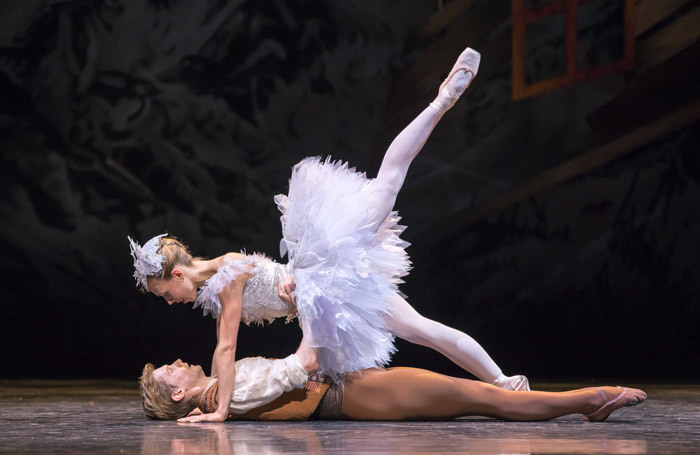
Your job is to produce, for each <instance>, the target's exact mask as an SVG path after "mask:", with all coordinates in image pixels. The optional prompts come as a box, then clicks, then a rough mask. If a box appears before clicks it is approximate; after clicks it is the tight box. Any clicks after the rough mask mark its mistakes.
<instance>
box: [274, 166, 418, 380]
mask: <svg viewBox="0 0 700 455" xmlns="http://www.w3.org/2000/svg"><path fill="white" fill-rule="evenodd" d="M371 182H372V180H370V179H367V178H366V176H365V175H364V174H363V173H359V172H356V171H355V169H354V168H348V165H347V164H346V163H342V162H339V161H331V160H330V158H328V159H326V160H325V161H321V159H320V158H319V157H313V158H306V159H304V160H302V161H301V162H300V163H299V164H297V165H296V166H295V167H294V169H293V172H292V177H291V179H290V181H289V195H288V196H284V195H278V196H276V197H275V202H276V203H277V206H278V208H279V209H280V211H281V212H282V217H281V221H282V233H283V238H282V241H281V243H280V251H281V254H282V256H284V255H285V254H288V256H289V264H288V267H289V270H290V271H291V272H292V273H293V275H294V280H295V282H296V298H297V310H298V315H299V318H300V319H301V322H302V327H303V328H304V330H305V331H309V330H310V331H311V333H310V334H309V333H306V332H305V336H306V337H307V340H308V339H309V338H310V340H311V341H312V343H313V344H314V345H315V346H317V347H321V348H322V349H321V350H320V354H319V362H320V365H321V368H322V369H323V370H324V371H325V372H326V373H329V374H332V375H334V376H335V375H337V374H341V373H347V372H350V371H356V370H360V369H364V368H372V367H376V366H383V365H385V364H386V363H388V362H389V359H390V357H391V354H392V353H393V352H394V351H395V350H396V348H395V347H394V344H393V341H394V337H393V336H392V335H391V334H390V333H389V332H388V330H387V328H386V317H387V315H388V313H387V311H388V305H389V300H390V298H391V297H392V296H395V295H397V294H399V295H401V294H400V292H399V291H398V288H397V285H398V284H399V283H401V282H402V280H401V277H402V276H405V275H406V274H407V273H408V271H409V270H410V267H411V262H410V261H409V258H408V255H407V254H406V252H405V248H406V247H407V246H408V245H409V244H408V242H405V241H403V240H401V239H400V238H399V235H400V234H401V232H403V230H404V229H405V227H404V226H400V225H398V224H397V222H398V221H399V220H400V218H399V216H398V214H397V213H396V212H391V213H389V214H387V216H385V217H384V216H382V215H383V214H377V213H374V212H373V210H372V209H371V207H372V206H371V204H368V202H367V201H368V198H369V197H370V194H371V193H370V192H371ZM378 217H379V221H377V219H378ZM309 335H311V336H310V337H309Z"/></svg>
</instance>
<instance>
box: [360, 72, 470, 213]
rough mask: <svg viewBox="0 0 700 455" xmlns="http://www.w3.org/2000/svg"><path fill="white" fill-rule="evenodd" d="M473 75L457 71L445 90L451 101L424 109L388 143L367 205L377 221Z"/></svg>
mask: <svg viewBox="0 0 700 455" xmlns="http://www.w3.org/2000/svg"><path fill="white" fill-rule="evenodd" d="M471 78H472V74H471V73H466V72H464V71H458V72H457V73H456V74H455V75H454V76H452V78H451V79H450V80H449V81H448V83H447V85H446V86H445V88H444V89H443V92H444V91H448V92H449V93H450V94H452V95H451V96H452V97H451V98H450V102H451V104H449V105H445V106H446V107H444V109H443V110H440V111H439V110H436V109H435V108H434V107H427V108H425V110H424V111H423V112H421V113H420V114H419V115H418V117H416V118H415V119H414V120H413V121H412V122H411V123H409V125H408V126H407V127H406V128H404V129H403V131H401V133H399V135H398V136H396V138H395V139H394V140H393V141H392V143H391V145H389V148H388V149H387V151H386V153H384V159H383V160H382V165H381V167H380V168H379V172H378V173H377V178H376V179H374V180H373V181H372V182H371V184H370V187H369V188H368V195H367V204H368V205H369V206H370V207H371V208H373V209H374V214H375V218H374V220H375V221H376V222H377V223H378V224H379V223H381V222H382V221H384V218H386V216H387V215H388V214H389V212H391V211H392V210H394V204H395V203H396V196H397V195H398V194H399V190H400V189H401V187H402V186H403V182H404V180H405V178H406V173H407V172H408V167H409V166H410V165H411V162H412V161H413V159H414V158H415V157H416V156H417V155H418V153H419V152H420V151H421V149H422V148H423V146H424V145H425V142H426V141H427V140H428V137H429V136H430V133H432V131H433V129H434V128H435V125H437V123H438V121H439V120H440V119H441V118H442V116H443V115H444V114H445V112H446V111H447V110H448V109H449V108H450V107H451V106H452V105H453V104H454V103H455V102H456V100H457V98H459V96H461V95H462V93H464V90H466V87H467V85H468V83H469V81H470V80H471ZM442 98H444V95H439V96H438V98H437V99H436V101H438V100H441V99H442ZM443 104H444V102H443Z"/></svg>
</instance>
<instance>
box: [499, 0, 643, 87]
mask: <svg viewBox="0 0 700 455" xmlns="http://www.w3.org/2000/svg"><path fill="white" fill-rule="evenodd" d="M599 1H610V0H552V1H550V2H548V3H544V4H542V5H539V6H537V7H534V8H527V7H526V6H525V0H511V5H512V9H513V12H512V14H513V18H512V19H513V20H512V24H513V99H514V100H518V99H523V98H527V97H530V96H534V95H537V94H540V93H544V92H548V91H551V90H555V89H557V88H560V87H565V86H567V85H572V84H576V83H579V82H581V81H585V80H590V79H596V78H599V77H603V76H607V75H609V74H612V73H615V72H618V71H627V70H631V69H633V68H634V27H635V14H634V4H635V0H620V1H622V2H624V5H623V8H624V11H623V16H624V28H623V50H622V59H620V60H618V61H617V62H614V63H611V64H608V65H603V66H600V67H596V68H591V69H586V70H583V69H579V68H578V67H577V46H578V42H577V39H578V37H577V33H578V20H577V19H578V17H577V16H578V7H579V6H582V5H586V4H589V3H594V2H599ZM562 13H563V14H564V21H565V28H564V40H565V43H564V44H565V49H566V71H565V73H564V74H563V75H562V76H560V77H555V78H552V79H545V80H542V81H538V82H535V83H532V84H528V83H527V79H526V78H527V74H526V68H527V67H526V62H527V26H528V25H530V24H532V23H534V22H538V21H541V20H543V19H546V18H548V17H550V16H553V15H555V14H562Z"/></svg>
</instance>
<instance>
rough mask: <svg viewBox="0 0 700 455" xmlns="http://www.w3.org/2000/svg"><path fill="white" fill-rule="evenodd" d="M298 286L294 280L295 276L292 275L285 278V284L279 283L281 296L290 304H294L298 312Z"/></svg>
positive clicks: (278, 288) (278, 287)
mask: <svg viewBox="0 0 700 455" xmlns="http://www.w3.org/2000/svg"><path fill="white" fill-rule="evenodd" d="M296 288H297V284H296V283H295V282H294V278H292V277H291V276H289V277H287V278H285V279H284V284H278V285H277V293H278V294H279V296H280V298H281V299H282V300H284V301H285V302H287V303H289V304H290V305H292V306H294V310H293V312H294V313H296V306H297V296H296V294H295V293H294V290H295V289H296Z"/></svg>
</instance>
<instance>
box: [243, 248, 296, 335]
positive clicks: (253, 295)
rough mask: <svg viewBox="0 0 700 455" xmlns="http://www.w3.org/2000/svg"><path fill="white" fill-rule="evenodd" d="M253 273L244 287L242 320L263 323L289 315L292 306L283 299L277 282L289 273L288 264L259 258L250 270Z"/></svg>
mask: <svg viewBox="0 0 700 455" xmlns="http://www.w3.org/2000/svg"><path fill="white" fill-rule="evenodd" d="M249 273H250V274H251V275H253V276H252V277H251V278H249V279H248V282H247V283H246V285H245V288H244V289H243V312H242V315H241V320H242V321H243V322H244V323H246V324H250V323H251V322H256V323H259V324H262V322H263V320H265V321H267V322H271V321H272V320H274V319H277V318H279V317H283V316H287V315H288V314H289V310H290V308H291V306H290V305H289V304H288V303H287V302H285V301H284V300H282V299H281V298H280V296H279V293H278V292H277V284H278V283H283V282H284V280H285V278H287V276H288V275H289V273H288V272H287V270H286V266H285V265H283V264H278V263H276V262H273V261H270V260H259V261H257V262H256V263H255V266H254V267H253V268H252V269H251V270H250V272H249Z"/></svg>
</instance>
